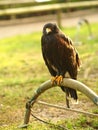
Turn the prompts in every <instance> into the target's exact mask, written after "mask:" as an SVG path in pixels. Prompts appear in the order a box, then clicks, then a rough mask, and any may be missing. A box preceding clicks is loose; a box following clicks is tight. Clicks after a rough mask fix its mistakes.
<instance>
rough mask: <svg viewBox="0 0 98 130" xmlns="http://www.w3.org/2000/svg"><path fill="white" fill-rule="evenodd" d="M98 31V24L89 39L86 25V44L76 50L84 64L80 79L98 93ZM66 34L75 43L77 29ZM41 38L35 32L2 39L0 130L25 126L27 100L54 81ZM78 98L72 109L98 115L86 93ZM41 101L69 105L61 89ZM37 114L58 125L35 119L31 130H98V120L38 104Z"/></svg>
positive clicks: (49, 93) (45, 94)
mask: <svg viewBox="0 0 98 130" xmlns="http://www.w3.org/2000/svg"><path fill="white" fill-rule="evenodd" d="M97 28H98V24H93V25H92V31H93V36H94V38H93V39H92V40H88V39H87V37H88V32H87V28H86V27H85V26H83V27H82V31H81V35H80V41H82V45H76V48H77V50H78V52H79V54H80V58H81V61H82V66H81V70H80V71H79V75H78V80H79V81H82V82H83V83H85V84H86V85H88V86H89V87H90V88H91V89H92V90H93V91H95V92H96V93H97V94H98V87H97V86H98V32H97ZM63 31H64V32H65V33H66V34H67V35H69V36H70V37H71V38H72V39H73V40H74V37H75V31H76V29H75V28H66V29H63ZM40 37H41V32H35V33H32V34H30V35H21V36H16V37H11V38H7V39H3V40H0V130H15V129H17V126H18V125H20V124H22V122H23V118H24V112H25V103H26V101H28V99H29V98H30V97H31V96H32V94H33V93H34V90H35V89H37V88H38V86H39V85H40V84H41V83H43V82H44V81H46V80H48V79H50V74H49V72H48V70H47V68H46V67H45V65H44V62H43V59H42V55H41V47H40ZM78 95H79V104H78V105H72V106H71V107H72V108H76V109H78V110H84V111H89V112H93V113H97V114H98V107H97V106H95V105H94V104H93V103H92V102H91V101H90V100H89V99H88V98H87V97H86V96H85V95H84V94H82V93H80V92H78ZM40 100H43V101H47V102H50V103H53V104H58V105H63V106H64V105H65V95H64V93H63V92H62V91H61V89H60V88H58V87H56V88H53V89H51V90H48V91H46V92H45V93H44V94H42V95H41V96H40ZM34 113H35V115H37V116H39V117H40V118H43V119H44V120H47V121H49V122H51V123H54V124H55V126H51V125H46V124H43V123H41V122H39V121H36V120H35V119H34V118H31V119H30V126H29V127H28V130H56V129H57V130H60V129H61V130H63V128H60V127H56V125H59V126H62V127H67V128H68V129H69V130H97V129H98V117H88V116H86V115H80V114H77V113H73V112H68V111H62V110H58V109H54V108H49V107H46V106H42V105H38V104H35V105H34Z"/></svg>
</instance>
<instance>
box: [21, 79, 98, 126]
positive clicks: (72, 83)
mask: <svg viewBox="0 0 98 130" xmlns="http://www.w3.org/2000/svg"><path fill="white" fill-rule="evenodd" d="M62 85H63V86H65V87H66V86H67V87H69V88H73V89H76V90H78V91H80V92H82V93H84V94H85V95H86V96H87V97H88V98H90V99H91V100H92V101H93V102H94V103H95V104H96V105H98V95H97V94H96V93H94V92H93V91H92V90H91V89H90V88H88V87H87V86H86V85H85V84H83V83H81V82H79V81H76V80H73V79H68V78H64V79H63V82H62V83H61V86H62ZM56 86H57V85H56V84H54V85H52V84H51V80H48V81H46V82H44V83H43V84H41V85H40V87H39V88H38V89H37V90H36V91H35V93H34V95H33V97H32V98H31V100H30V101H29V102H27V104H26V113H25V118H24V125H22V126H21V128H25V127H27V125H28V122H29V118H30V113H31V107H32V106H33V104H34V103H35V102H36V100H37V98H38V97H39V96H40V94H42V93H43V92H44V91H46V90H48V89H50V88H52V87H56Z"/></svg>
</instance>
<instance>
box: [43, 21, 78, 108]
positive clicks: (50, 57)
mask: <svg viewBox="0 0 98 130" xmlns="http://www.w3.org/2000/svg"><path fill="white" fill-rule="evenodd" d="M41 48H42V55H43V59H44V61H45V64H46V66H47V68H48V70H49V72H50V74H51V75H52V83H55V82H56V83H57V85H59V86H60V83H61V82H62V80H63V78H64V77H66V73H68V74H69V75H70V78H72V79H75V80H76V79H77V73H78V68H79V66H80V58H79V55H78V52H77V50H76V49H75V47H74V46H73V43H72V40H71V39H70V38H69V37H67V36H66V35H64V33H63V32H62V31H61V30H60V29H59V27H58V26H57V25H56V24H55V23H47V24H45V25H44V27H43V34H42V37H41ZM60 87H61V89H62V90H63V91H64V92H65V93H66V105H67V107H68V108H69V107H70V106H69V97H71V98H73V99H74V100H75V101H76V102H77V99H78V96H77V92H76V90H74V89H72V88H68V87H67V86H66V88H65V87H64V86H60Z"/></svg>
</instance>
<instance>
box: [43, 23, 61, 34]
mask: <svg viewBox="0 0 98 130" xmlns="http://www.w3.org/2000/svg"><path fill="white" fill-rule="evenodd" d="M58 32H59V28H58V27H57V25H56V24H54V23H47V24H45V25H44V27H43V34H46V35H48V34H51V33H58Z"/></svg>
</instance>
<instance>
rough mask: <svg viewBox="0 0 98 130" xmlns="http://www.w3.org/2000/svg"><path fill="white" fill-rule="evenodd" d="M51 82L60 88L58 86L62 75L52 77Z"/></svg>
mask: <svg viewBox="0 0 98 130" xmlns="http://www.w3.org/2000/svg"><path fill="white" fill-rule="evenodd" d="M51 81H52V84H54V83H56V84H57V85H58V86H60V84H61V83H62V81H63V76H62V75H59V76H58V75H57V76H55V77H52V79H51Z"/></svg>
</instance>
